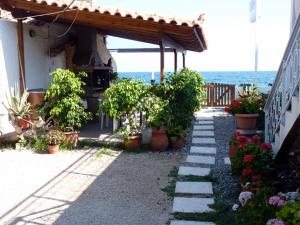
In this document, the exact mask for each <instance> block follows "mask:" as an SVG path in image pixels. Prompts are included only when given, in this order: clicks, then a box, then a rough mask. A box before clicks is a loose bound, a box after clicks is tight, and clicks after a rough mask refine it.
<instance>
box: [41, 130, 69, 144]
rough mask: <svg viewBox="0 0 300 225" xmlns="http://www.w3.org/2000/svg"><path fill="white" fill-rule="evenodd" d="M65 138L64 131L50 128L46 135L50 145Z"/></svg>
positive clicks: (58, 142)
mask: <svg viewBox="0 0 300 225" xmlns="http://www.w3.org/2000/svg"><path fill="white" fill-rule="evenodd" d="M65 138H66V137H65V135H64V133H63V132H61V131H59V130H50V131H49V132H48V133H47V134H46V136H45V141H46V143H47V144H48V145H59V144H60V143H62V142H63V141H64V140H65Z"/></svg>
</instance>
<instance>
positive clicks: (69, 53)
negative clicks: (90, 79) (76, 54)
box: [65, 44, 73, 71]
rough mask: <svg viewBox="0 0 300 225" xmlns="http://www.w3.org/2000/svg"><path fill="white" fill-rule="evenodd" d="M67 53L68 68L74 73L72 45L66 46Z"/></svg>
mask: <svg viewBox="0 0 300 225" xmlns="http://www.w3.org/2000/svg"><path fill="white" fill-rule="evenodd" d="M65 53H66V67H67V69H69V70H71V71H73V61H72V55H73V54H72V46H71V45H70V44H65Z"/></svg>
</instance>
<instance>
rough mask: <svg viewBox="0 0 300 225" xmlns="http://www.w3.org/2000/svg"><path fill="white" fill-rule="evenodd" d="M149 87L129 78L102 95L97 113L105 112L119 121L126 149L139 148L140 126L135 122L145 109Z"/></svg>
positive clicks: (118, 82) (120, 81)
mask: <svg viewBox="0 0 300 225" xmlns="http://www.w3.org/2000/svg"><path fill="white" fill-rule="evenodd" d="M148 89H149V87H148V86H147V85H146V84H145V83H144V82H142V81H139V80H133V79H130V78H126V79H119V80H118V81H117V82H116V83H115V84H114V85H113V86H111V87H110V88H108V89H107V90H106V91H105V93H104V99H103V100H102V102H101V104H100V106H99V112H101V111H105V112H107V113H108V115H109V116H110V117H112V118H114V119H117V120H120V121H121V122H122V125H123V127H122V128H121V129H120V131H121V133H122V134H123V137H124V144H125V147H126V148H129V149H136V148H139V147H140V140H139V139H140V138H139V135H140V132H141V126H140V124H139V123H138V121H137V118H136V115H137V113H140V112H143V111H144V110H145V109H144V107H145V104H144V101H145V99H146V98H148V95H149V91H148Z"/></svg>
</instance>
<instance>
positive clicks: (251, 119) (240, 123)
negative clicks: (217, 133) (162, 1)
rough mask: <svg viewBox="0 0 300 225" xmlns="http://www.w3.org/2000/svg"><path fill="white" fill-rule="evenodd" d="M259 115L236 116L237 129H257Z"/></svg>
mask: <svg viewBox="0 0 300 225" xmlns="http://www.w3.org/2000/svg"><path fill="white" fill-rule="evenodd" d="M257 117H258V114H235V118H236V123H237V128H239V129H243V130H254V129H256V121H257Z"/></svg>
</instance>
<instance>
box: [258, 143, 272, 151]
mask: <svg viewBox="0 0 300 225" xmlns="http://www.w3.org/2000/svg"><path fill="white" fill-rule="evenodd" d="M260 149H261V150H262V151H270V150H271V149H272V145H271V144H269V143H262V144H261V145H260Z"/></svg>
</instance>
